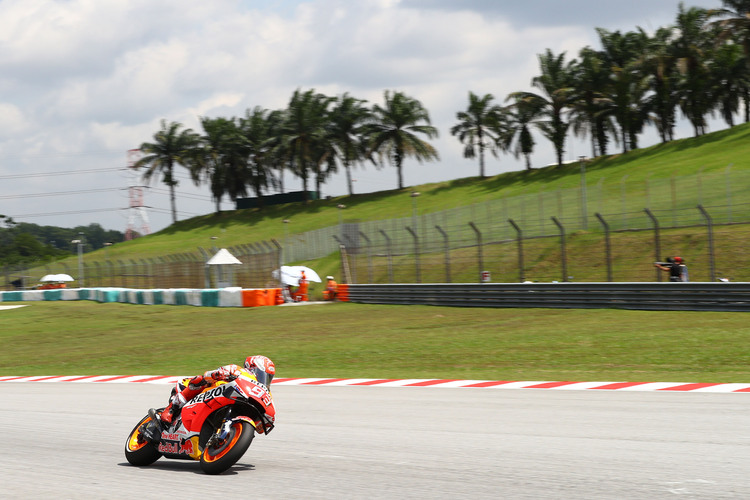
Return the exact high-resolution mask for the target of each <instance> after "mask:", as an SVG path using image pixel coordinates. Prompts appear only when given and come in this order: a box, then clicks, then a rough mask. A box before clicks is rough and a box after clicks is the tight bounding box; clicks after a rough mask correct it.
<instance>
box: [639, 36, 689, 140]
mask: <svg viewBox="0 0 750 500" xmlns="http://www.w3.org/2000/svg"><path fill="white" fill-rule="evenodd" d="M639 30H640V31H641V33H642V34H643V36H644V39H645V41H646V47H645V50H644V51H643V55H642V57H641V58H640V69H641V71H642V72H643V73H644V74H647V75H649V78H650V86H651V91H652V94H651V96H650V97H649V98H647V101H646V106H647V107H648V109H649V110H650V111H651V113H652V115H651V121H652V122H653V123H654V124H656V128H657V129H658V130H659V135H660V137H661V142H662V143H666V142H667V141H671V140H672V139H674V127H675V123H676V109H677V93H676V88H677V83H678V77H679V73H678V71H677V58H676V57H675V55H674V49H673V47H672V43H671V41H672V38H673V36H674V30H673V29H672V28H664V27H662V28H659V29H657V30H656V32H655V33H654V36H653V37H650V36H648V35H647V34H646V33H645V32H644V31H643V30H642V29H640V28H639Z"/></svg>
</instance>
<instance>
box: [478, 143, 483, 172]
mask: <svg viewBox="0 0 750 500" xmlns="http://www.w3.org/2000/svg"><path fill="white" fill-rule="evenodd" d="M479 177H481V178H482V179H484V143H483V142H482V140H481V139H480V140H479Z"/></svg>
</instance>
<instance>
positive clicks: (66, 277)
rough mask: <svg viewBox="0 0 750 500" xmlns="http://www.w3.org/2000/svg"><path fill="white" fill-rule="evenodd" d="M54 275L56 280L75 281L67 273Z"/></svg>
mask: <svg viewBox="0 0 750 500" xmlns="http://www.w3.org/2000/svg"><path fill="white" fill-rule="evenodd" d="M55 276H57V281H75V280H74V279H73V277H72V276H71V275H69V274H56V275H55Z"/></svg>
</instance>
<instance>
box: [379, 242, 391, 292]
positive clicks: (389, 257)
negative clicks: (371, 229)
mask: <svg viewBox="0 0 750 500" xmlns="http://www.w3.org/2000/svg"><path fill="white" fill-rule="evenodd" d="M378 231H380V233H381V234H382V235H383V236H384V237H385V241H386V252H387V254H388V281H389V283H393V257H392V255H393V254H392V253H391V239H390V238H389V237H388V235H387V234H385V231H383V230H382V229H378Z"/></svg>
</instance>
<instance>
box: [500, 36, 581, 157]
mask: <svg viewBox="0 0 750 500" xmlns="http://www.w3.org/2000/svg"><path fill="white" fill-rule="evenodd" d="M539 67H540V70H541V72H542V74H541V75H539V76H536V77H534V78H533V79H532V81H531V84H532V85H533V86H534V87H536V88H537V89H539V90H541V91H542V93H541V94H535V93H533V92H514V93H512V94H510V97H511V98H512V99H516V100H523V101H527V102H528V103H529V105H531V106H534V107H537V108H538V109H539V110H540V112H539V118H538V119H537V121H536V122H535V125H536V126H537V128H539V130H541V132H542V134H543V135H544V136H545V137H546V138H547V139H549V140H550V142H552V145H553V146H554V148H555V153H556V155H557V165H558V166H562V163H563V155H564V154H565V138H566V135H567V133H568V127H569V126H570V124H569V123H568V122H567V121H565V112H566V111H568V109H569V108H570V106H571V104H572V102H573V97H574V95H575V94H574V92H575V89H574V88H573V86H572V85H573V67H572V63H570V62H568V63H566V62H565V52H563V53H561V54H559V55H557V56H556V55H555V54H553V53H552V51H551V50H550V49H547V50H546V52H545V53H544V54H540V55H539Z"/></svg>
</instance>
